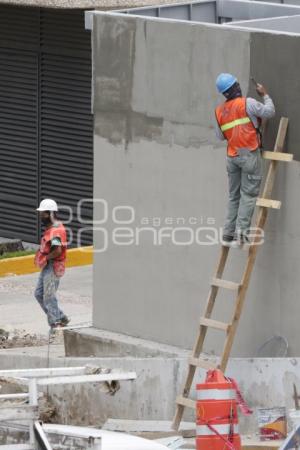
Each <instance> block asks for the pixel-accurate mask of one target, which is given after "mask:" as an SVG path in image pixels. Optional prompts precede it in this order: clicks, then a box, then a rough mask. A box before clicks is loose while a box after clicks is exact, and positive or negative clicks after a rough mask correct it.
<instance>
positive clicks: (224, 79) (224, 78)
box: [216, 73, 237, 94]
mask: <svg viewBox="0 0 300 450" xmlns="http://www.w3.org/2000/svg"><path fill="white" fill-rule="evenodd" d="M236 82H237V78H236V77H235V76H233V75H231V74H230V73H221V74H220V75H219V76H218V78H217V80H216V85H217V89H218V91H219V92H220V93H221V94H223V93H224V92H226V91H227V90H228V89H229V88H231V87H232V86H233V85H234V83H236Z"/></svg>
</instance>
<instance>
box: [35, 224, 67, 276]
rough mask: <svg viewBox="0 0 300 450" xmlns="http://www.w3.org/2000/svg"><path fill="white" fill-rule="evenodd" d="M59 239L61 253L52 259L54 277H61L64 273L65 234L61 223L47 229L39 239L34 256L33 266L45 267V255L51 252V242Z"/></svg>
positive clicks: (65, 254)
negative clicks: (38, 246) (37, 248)
mask: <svg viewBox="0 0 300 450" xmlns="http://www.w3.org/2000/svg"><path fill="white" fill-rule="evenodd" d="M56 237H57V238H59V239H60V241H61V245H62V253H61V255H60V256H58V257H57V258H55V259H53V270H54V273H55V274H56V276H58V277H62V276H63V274H64V273H65V263H66V256H67V233H66V229H65V227H64V225H63V224H62V223H61V222H56V223H55V224H54V225H52V226H51V227H50V228H47V229H46V230H45V232H44V235H43V237H42V239H41V245H40V248H39V250H38V251H37V253H36V255H35V264H36V266H38V267H40V268H41V269H42V268H44V267H45V266H46V265H47V260H46V255H48V254H49V253H50V251H51V241H52V239H54V238H56Z"/></svg>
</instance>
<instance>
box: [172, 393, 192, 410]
mask: <svg viewBox="0 0 300 450" xmlns="http://www.w3.org/2000/svg"><path fill="white" fill-rule="evenodd" d="M176 403H177V404H178V405H181V406H186V407H187V408H191V409H196V401H195V400H191V399H190V398H186V397H182V396H179V397H177V399H176Z"/></svg>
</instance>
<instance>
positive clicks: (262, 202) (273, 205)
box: [256, 198, 281, 209]
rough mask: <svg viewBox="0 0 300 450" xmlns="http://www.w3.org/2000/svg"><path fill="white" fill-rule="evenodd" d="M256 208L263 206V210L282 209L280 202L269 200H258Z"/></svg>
mask: <svg viewBox="0 0 300 450" xmlns="http://www.w3.org/2000/svg"><path fill="white" fill-rule="evenodd" d="M256 206H262V207H263V208H273V209H280V207H281V202H280V201H279V200H271V199H269V198H258V199H257V201H256Z"/></svg>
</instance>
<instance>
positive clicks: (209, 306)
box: [172, 247, 229, 430]
mask: <svg viewBox="0 0 300 450" xmlns="http://www.w3.org/2000/svg"><path fill="white" fill-rule="evenodd" d="M228 254H229V247H221V252H220V255H219V259H218V262H217V267H216V270H215V274H214V278H222V275H223V272H224V268H225V265H226V261H227V258H228ZM218 290H219V288H218V287H217V286H212V287H211V289H210V292H209V294H208V298H207V301H206V306H205V313H204V316H205V317H210V316H211V314H212V311H213V308H214V304H215V300H216V297H217V294H218ZM206 333H207V328H206V327H200V332H199V333H198V335H197V338H196V340H195V344H194V347H193V351H192V355H193V357H196V358H197V357H199V356H200V354H201V352H202V349H203V343H204V341H205V337H206ZM195 372H196V366H191V365H189V367H188V372H187V376H186V379H185V382H184V384H183V387H182V395H183V396H184V397H187V396H188V395H189V393H190V390H191V386H192V383H193V379H194V376H195ZM183 412H184V406H183V405H180V404H177V405H176V411H175V415H174V418H173V423H172V428H173V430H178V429H179V425H180V422H181V420H182V416H183Z"/></svg>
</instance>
